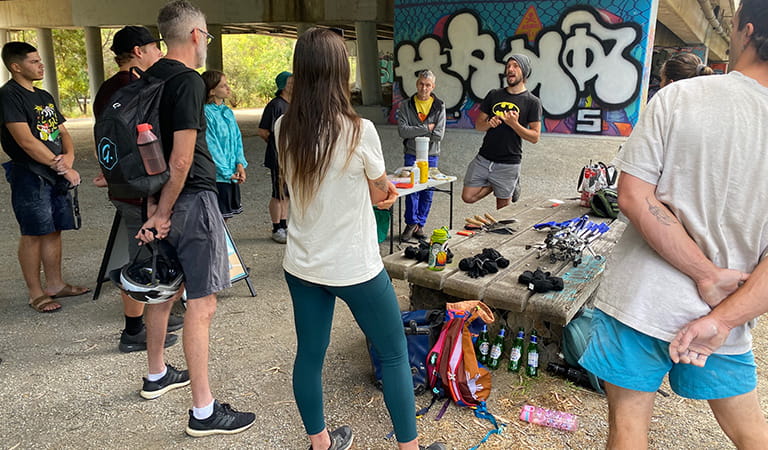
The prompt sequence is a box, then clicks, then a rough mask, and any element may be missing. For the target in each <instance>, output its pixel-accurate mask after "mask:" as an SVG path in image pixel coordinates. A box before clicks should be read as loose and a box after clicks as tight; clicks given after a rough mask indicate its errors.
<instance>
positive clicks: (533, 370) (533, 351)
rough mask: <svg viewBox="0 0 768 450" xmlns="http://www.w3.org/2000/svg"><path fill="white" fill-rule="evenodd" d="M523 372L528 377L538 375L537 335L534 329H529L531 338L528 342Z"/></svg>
mask: <svg viewBox="0 0 768 450" xmlns="http://www.w3.org/2000/svg"><path fill="white" fill-rule="evenodd" d="M525 373H526V375H528V376H529V377H537V376H539V336H538V335H537V333H536V330H531V338H530V341H529V342H528V366H527V367H526V368H525Z"/></svg>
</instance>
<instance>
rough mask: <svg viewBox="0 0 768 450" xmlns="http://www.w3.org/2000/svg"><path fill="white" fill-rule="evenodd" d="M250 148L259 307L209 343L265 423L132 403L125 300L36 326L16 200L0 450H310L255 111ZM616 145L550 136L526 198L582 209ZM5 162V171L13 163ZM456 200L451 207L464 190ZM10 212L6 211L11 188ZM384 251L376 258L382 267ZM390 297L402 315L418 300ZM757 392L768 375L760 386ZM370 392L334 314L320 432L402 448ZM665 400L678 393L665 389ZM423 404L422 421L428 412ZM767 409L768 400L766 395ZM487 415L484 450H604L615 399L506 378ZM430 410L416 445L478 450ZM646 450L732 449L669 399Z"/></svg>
mask: <svg viewBox="0 0 768 450" xmlns="http://www.w3.org/2000/svg"><path fill="white" fill-rule="evenodd" d="M238 116H239V118H240V119H241V125H242V128H243V130H244V134H245V135H246V148H247V153H248V155H247V156H248V159H249V160H250V161H251V163H252V166H251V168H250V169H249V172H248V173H249V179H248V183H247V184H245V185H244V187H243V188H244V191H243V201H244V204H245V213H244V214H242V215H241V216H239V217H236V218H235V219H233V220H232V221H230V225H231V231H232V234H233V236H234V238H235V240H236V242H237V244H238V246H239V249H240V251H241V254H242V256H243V258H244V260H245V261H246V263H247V264H248V265H249V266H250V267H251V269H252V272H251V279H252V280H253V283H254V286H255V288H256V290H257V292H258V295H257V296H256V297H250V296H249V294H248V290H247V287H246V286H245V284H244V283H242V282H240V283H237V284H236V285H235V286H234V287H232V288H231V289H229V290H227V291H226V292H224V293H222V295H221V296H220V302H219V308H218V311H217V315H216V318H215V319H214V322H213V326H212V328H211V356H210V359H211V361H210V368H211V373H210V377H211V384H212V386H213V390H214V393H215V395H216V396H217V398H219V399H221V400H223V401H226V402H231V403H232V405H233V406H234V407H235V408H237V409H242V410H251V411H255V412H256V413H257V415H258V423H257V424H256V426H255V427H253V428H252V429H251V430H249V431H247V432H245V433H242V434H238V435H235V436H216V437H209V438H202V439H193V438H189V437H187V436H186V435H185V434H184V425H185V420H186V417H187V409H188V408H189V407H190V404H191V401H190V395H189V392H188V390H186V389H180V390H176V391H173V392H171V393H169V394H167V395H165V396H163V397H161V398H159V399H157V400H153V401H144V400H142V399H141V398H140V397H139V396H138V390H139V389H140V386H141V385H140V381H141V376H142V375H144V373H145V370H146V360H145V355H144V354H143V353H132V354H121V353H119V352H118V351H117V341H118V338H119V334H120V329H121V327H122V314H121V306H120V302H119V297H118V294H117V291H116V290H115V289H114V288H113V287H111V286H109V285H105V287H104V290H103V292H102V294H101V297H100V298H99V300H98V301H95V302H94V301H91V298H90V296H82V297H76V298H72V299H65V300H64V301H63V302H62V303H63V305H64V308H63V310H62V311H61V312H59V313H56V314H38V313H35V312H34V311H32V309H30V308H28V307H27V306H26V305H25V304H26V298H25V292H26V291H25V287H24V283H23V280H22V278H21V273H20V269H19V267H18V263H17V260H16V246H17V236H18V228H17V225H16V222H15V219H14V218H13V214H12V211H11V208H10V202H9V201H7V200H6V201H3V202H2V206H0V213H1V214H0V226H1V227H2V229H3V230H5V231H6V239H4V240H2V241H0V250H2V251H1V252H0V255H4V256H3V257H2V258H3V267H5V269H4V270H3V271H2V273H0V324H2V326H0V358H1V362H0V377H2V380H3V383H2V385H0V398H1V399H3V403H4V404H5V405H6V407H5V408H2V410H0V423H2V424H3V426H2V427H0V449H28V448H35V449H54V448H55V449H83V448H115V449H117V448H131V449H139V448H190V449H196V448H200V449H202V448H232V449H234V448H259V449H302V448H306V447H307V445H308V442H307V440H306V439H305V436H304V432H303V428H302V426H301V421H300V419H299V416H298V412H297V410H296V407H295V405H294V402H293V397H292V393H291V387H290V378H291V370H292V358H293V353H294V347H295V339H294V334H293V324H292V314H291V309H290V299H289V295H288V291H287V288H286V286H285V283H284V281H283V279H282V271H281V268H280V261H281V258H282V252H283V247H282V246H280V245H277V244H274V243H273V242H272V241H271V240H270V239H269V219H268V213H267V208H266V205H267V200H268V198H269V181H268V180H269V176H268V172H267V171H266V170H265V169H263V168H262V167H260V164H259V163H260V161H261V159H262V157H263V148H264V145H263V143H262V142H261V141H260V140H258V139H257V138H255V137H254V136H253V135H254V130H255V127H256V125H257V123H258V122H257V121H256V120H257V119H258V112H251V113H249V112H243V113H239V114H238ZM90 127H91V123H90V122H89V121H87V120H84V121H71V122H70V123H68V128H69V129H70V130H71V132H72V133H73V135H74V136H75V138H76V146H77V149H78V160H79V162H78V168H79V169H80V170H81V173H82V175H83V179H84V180H86V182H85V183H84V184H83V186H82V187H81V189H80V202H81V209H82V213H83V228H82V229H81V230H80V231H77V232H68V233H65V237H64V267H65V270H64V272H65V275H66V278H67V280H68V281H69V282H72V283H78V284H84V285H88V286H91V287H93V285H94V279H95V278H96V273H97V270H98V266H99V263H100V261H101V257H102V253H103V248H104V244H105V242H106V238H107V231H108V230H109V226H110V224H111V220H112V217H113V208H112V206H111V205H110V204H109V203H108V201H107V199H106V195H105V193H104V192H103V191H101V190H99V189H97V188H95V187H93V186H92V185H91V184H90V182H89V180H90V179H91V178H93V177H94V176H95V175H96V174H97V171H98V168H97V166H96V162H95V160H94V157H93V155H92V148H93V146H92V145H93V144H92V138H91V131H90V130H91V129H90ZM379 130H380V134H381V136H382V140H383V142H384V148H385V149H386V152H387V165H388V167H390V168H393V167H395V165H397V164H398V162H399V161H400V160H401V159H400V158H401V157H400V153H399V144H398V138H397V136H396V134H397V133H396V129H395V128H394V127H391V126H383V127H380V128H379ZM448 133H449V135H448V136H447V137H446V145H445V146H444V149H448V148H450V149H451V151H452V153H453V155H448V156H445V161H446V165H445V166H443V165H442V163H441V167H443V171H444V172H446V173H457V174H459V175H461V174H462V173H463V169H462V167H463V165H464V164H466V161H468V160H469V159H470V158H471V157H473V156H474V153H475V152H476V149H477V146H478V144H479V140H480V135H479V134H477V133H472V132H454V131H450V130H449V132H448ZM620 142H621V140H616V139H583V138H582V139H579V138H556V137H548V136H547V137H545V138H543V139H542V141H541V142H540V143H539V144H538V145H536V146H528V147H527V148H526V157H525V162H524V165H523V176H524V185H523V187H524V191H523V198H525V197H526V196H537V195H538V196H541V195H545V196H552V197H560V198H562V197H569V196H573V195H575V192H574V189H575V186H574V185H575V178H576V176H577V174H578V170H579V168H580V166H581V165H582V164H584V163H585V162H586V161H587V160H588V159H594V160H610V158H611V156H612V155H613V154H614V153H615V150H616V148H617V146H618V144H619V143H620ZM3 160H4V159H3ZM459 186H460V185H457V192H458V190H459V189H460V188H459ZM0 197H2V198H4V199H9V197H10V195H9V189H8V185H7V184H6V183H0ZM445 197H447V196H442V195H438V196H435V205H434V206H433V211H435V212H439V211H446V210H447V207H448V205H447V199H446V198H445ZM492 208H493V200H486V201H483V202H481V203H479V204H476V205H464V204H463V203H462V202H461V201H460V199H458V197H457V201H456V205H455V217H456V218H458V219H456V220H460V218H461V217H464V216H466V215H470V214H476V213H482V212H486V211H491V210H492ZM446 220H447V217H446V216H445V215H444V214H440V213H434V212H433V214H432V216H431V218H430V223H429V224H428V228H429V227H437V226H441V225H443V224H445V221H446ZM384 248H385V247H384V246H382V251H383V252H384ZM395 287H396V290H397V291H398V293H399V294H400V300H401V303H402V305H403V306H404V307H405V306H406V305H407V303H408V298H407V293H408V286H407V285H405V284H404V283H402V282H399V281H396V282H395ZM765 341H766V336H765V333H764V332H762V329H761V328H758V329H757V330H756V332H755V347H756V348H757V349H758V350H757V351H756V357H757V359H758V364H760V365H763V362H764V361H763V359H764V354H763V353H762V349H763V348H765V343H766V342H765ZM166 355H167V360H168V361H169V362H170V363H172V364H174V365H176V366H177V367H184V366H185V363H184V358H183V354H182V349H181V345H176V346H174V347H171V348H170V349H168V351H167V352H166ZM758 375H759V377H760V379H761V383H762V384H764V383H765V380H764V378H765V374H764V372H763V371H762V370H759V371H758ZM370 380H371V368H370V363H369V359H368V356H367V353H366V350H365V341H364V337H363V335H362V333H361V332H360V331H359V329H358V328H357V327H356V325H355V324H354V321H353V319H352V317H351V314H350V312H349V310H348V309H347V308H346V306H345V305H344V304H343V302H339V303H338V308H337V311H336V317H335V322H334V328H333V335H332V344H331V347H330V349H329V351H328V356H327V363H326V366H325V395H326V403H325V404H326V418H327V423H328V425H329V427H334V426H339V425H341V424H349V425H351V426H352V427H353V429H354V430H355V432H356V437H355V444H354V445H353V447H352V448H353V449H387V448H395V444H394V442H392V441H386V440H385V436H386V435H387V433H388V432H389V431H390V428H391V425H390V423H389V419H388V415H387V413H386V410H385V408H384V405H383V401H382V396H381V393H380V392H379V391H377V390H376V389H375V388H374V387H373V385H372V383H371V382H370ZM663 389H664V391H666V392H671V390H670V389H669V387H668V386H664V387H663ZM428 401H429V399H428V398H427V396H421V397H418V398H417V403H418V406H419V407H421V406H424V405H425V404H426V403H428ZM761 401H762V404H763V410H764V411H766V410H768V399H766V397H765V395H761ZM525 403H531V404H535V405H539V406H543V407H548V408H554V409H558V410H562V411H568V412H571V413H574V414H577V415H578V416H579V419H580V423H581V426H580V428H579V430H578V431H576V432H564V431H557V430H553V429H549V428H543V427H537V426H535V425H530V424H527V423H524V422H521V421H519V420H518V419H517V418H516V417H517V415H518V414H519V411H520V407H521V406H522V405H523V404H525ZM488 406H489V409H490V411H491V412H493V413H494V414H496V415H497V417H499V418H500V419H501V420H502V421H503V422H505V423H507V424H508V425H507V426H506V429H505V431H504V433H503V434H501V435H494V436H492V437H491V438H490V439H489V441H488V442H487V443H486V444H484V445H483V446H482V447H481V448H484V449H518V448H531V449H550V448H590V449H591V448H602V447H603V446H604V444H605V440H606V435H607V422H606V414H607V408H606V404H605V398H604V397H602V396H600V395H597V394H595V393H592V392H590V391H587V390H584V389H580V388H577V387H574V386H573V385H571V384H569V383H567V382H565V381H562V380H559V379H555V378H551V377H549V376H548V375H546V374H542V375H541V376H540V377H539V378H538V379H529V378H526V377H520V376H518V375H512V374H509V373H507V372H505V371H498V372H496V373H494V375H493V392H492V394H491V397H490V399H489V402H488ZM435 414H436V408H434V409H433V411H431V412H430V413H429V414H428V415H427V416H426V417H423V418H421V419H420V420H419V432H420V434H421V439H422V443H430V442H432V441H433V440H441V441H443V442H446V443H448V446H449V448H452V449H462V448H470V447H472V446H474V445H476V444H477V443H478V442H479V441H480V439H481V438H482V437H483V436H484V435H485V433H486V432H487V431H488V430H489V426H488V423H487V422H485V421H480V420H478V419H475V418H474V416H473V415H472V413H471V412H470V411H469V410H466V409H460V408H457V407H455V406H451V407H450V408H449V409H448V412H447V413H446V415H445V417H444V418H443V419H442V420H440V421H437V422H436V421H434V415H435ZM650 437H651V447H652V448H657V449H668V448H675V449H687V448H690V449H694V448H695V449H720V448H732V446H731V444H730V443H729V441H728V440H727V438H726V437H725V435H724V434H723V433H722V432H721V431H720V429H719V427H718V426H717V423H716V422H715V420H714V419H713V418H712V416H711V414H710V413H709V410H708V408H707V405H706V404H705V403H704V402H698V401H690V400H684V399H681V398H679V397H677V396H675V395H674V394H671V395H670V396H659V397H658V399H657V402H656V408H655V410H654V416H653V423H652V426H651V435H650Z"/></svg>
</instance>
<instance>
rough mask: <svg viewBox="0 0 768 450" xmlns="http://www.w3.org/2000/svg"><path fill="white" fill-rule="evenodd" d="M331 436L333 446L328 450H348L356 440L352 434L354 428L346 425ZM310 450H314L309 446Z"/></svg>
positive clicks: (331, 433) (332, 432)
mask: <svg viewBox="0 0 768 450" xmlns="http://www.w3.org/2000/svg"><path fill="white" fill-rule="evenodd" d="M329 434H330V435H331V446H330V447H328V450H347V449H348V448H349V447H351V446H352V441H353V440H354V439H355V435H354V434H353V433H352V428H349V426H347V425H344V426H341V427H339V428H336V429H335V430H333V431H331V432H330V433H329ZM309 450H312V446H311V445H310V446H309Z"/></svg>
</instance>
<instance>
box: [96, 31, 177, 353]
mask: <svg viewBox="0 0 768 450" xmlns="http://www.w3.org/2000/svg"><path fill="white" fill-rule="evenodd" d="M158 41H160V39H157V38H156V37H154V36H152V34H151V33H150V32H149V30H148V29H146V28H144V27H136V26H128V27H124V28H122V29H121V30H119V31H118V32H117V33H115V36H114V38H113V39H112V47H110V49H111V50H112V52H113V53H114V54H115V62H116V63H117V65H118V67H119V71H118V72H117V73H116V74H115V75H113V76H112V77H111V78H110V79H108V80H107V81H105V82H104V83H103V84H102V85H101V87H100V88H99V92H98V93H97V94H96V98H95V99H94V101H93V113H94V117H99V116H100V115H101V114H102V113H103V112H104V110H105V109H106V106H107V105H108V103H109V100H110V98H111V97H112V96H113V95H114V94H115V92H117V91H118V90H119V89H120V88H121V87H123V86H125V85H127V84H128V83H130V82H131V81H133V80H135V79H136V78H137V75H136V74H135V73H133V72H132V71H131V68H133V67H136V68H138V69H140V70H142V71H144V70H147V69H148V68H149V67H150V66H152V65H153V64H154V63H156V62H157V61H158V60H159V59H160V58H162V57H163V52H161V51H160V48H159V47H158V46H157V42H158ZM93 181H94V183H95V184H96V185H97V186H100V187H106V185H107V184H106V180H105V179H104V176H103V175H99V176H98V177H96V179H94V180H93ZM110 200H111V201H112V203H113V204H114V205H115V207H116V208H117V209H118V210H119V211H120V215H121V218H122V220H123V224H124V225H125V227H124V228H125V230H126V234H125V235H123V236H119V237H118V239H125V240H126V241H127V244H126V245H127V247H128V253H129V256H130V258H131V259H133V257H134V256H135V254H136V252H137V251H138V250H139V247H138V245H137V243H138V242H137V241H136V239H134V238H133V236H134V235H135V234H136V233H137V232H138V230H139V228H141V225H142V223H143V221H142V220H141V219H142V217H141V202H140V201H136V200H135V199H118V198H110ZM120 294H121V297H122V299H123V314H124V315H125V328H124V329H123V331H122V333H121V334H120V343H119V346H118V348H119V349H120V351H121V352H124V353H127V352H134V351H143V350H146V349H147V329H146V327H145V325H144V304H143V303H140V302H137V301H136V300H134V299H132V298H131V297H129V296H128V295H127V294H126V293H125V292H122V291H121V292H120ZM183 325H184V321H183V319H182V318H180V317H177V316H171V317H170V319H169V324H168V330H167V331H169V332H170V331H175V330H178V329H179V328H181V327H182V326H183ZM163 339H164V347H169V346H171V345H173V344H175V343H176V341H177V340H178V337H177V336H176V335H174V334H168V335H166V336H165V337H164V338H163ZM158 347H159V348H160V350H162V348H163V347H160V346H158ZM158 358H162V353H161V354H160V355H158Z"/></svg>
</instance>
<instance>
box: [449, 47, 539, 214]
mask: <svg viewBox="0 0 768 450" xmlns="http://www.w3.org/2000/svg"><path fill="white" fill-rule="evenodd" d="M530 75H531V61H530V60H529V59H528V57H527V56H525V55H512V56H510V57H509V59H508V60H507V65H506V68H505V70H504V76H505V77H506V79H507V87H506V88H503V89H494V90H492V91H490V92H489V93H488V95H486V97H485V100H483V102H482V103H481V104H480V114H479V115H478V116H477V120H476V121H475V129H476V130H477V131H485V132H486V133H485V137H484V138H483V145H482V146H481V147H480V152H479V153H478V154H477V156H475V159H473V160H472V161H471V162H470V163H469V167H467V173H466V174H465V175H464V190H462V192H461V199H462V200H464V201H465V202H466V203H475V202H477V201H479V200H481V199H483V198H485V197H486V196H487V195H488V194H490V193H491V192H493V195H494V196H495V197H496V209H501V208H503V207H505V206H507V205H509V203H510V202H516V201H517V199H518V197H519V196H520V162H521V161H522V159H523V139H525V140H526V141H528V142H530V143H532V144H535V143H537V142H539V136H540V135H541V101H540V100H539V99H538V97H536V96H535V95H533V94H532V93H531V92H530V91H529V90H528V88H526V87H525V81H526V80H527V79H528V77H529V76H530Z"/></svg>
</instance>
